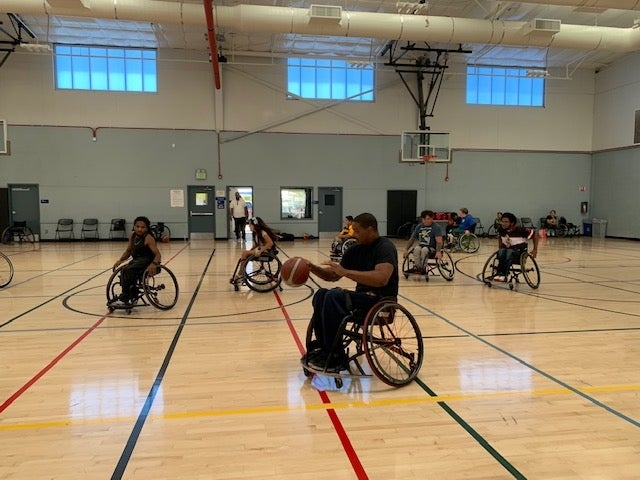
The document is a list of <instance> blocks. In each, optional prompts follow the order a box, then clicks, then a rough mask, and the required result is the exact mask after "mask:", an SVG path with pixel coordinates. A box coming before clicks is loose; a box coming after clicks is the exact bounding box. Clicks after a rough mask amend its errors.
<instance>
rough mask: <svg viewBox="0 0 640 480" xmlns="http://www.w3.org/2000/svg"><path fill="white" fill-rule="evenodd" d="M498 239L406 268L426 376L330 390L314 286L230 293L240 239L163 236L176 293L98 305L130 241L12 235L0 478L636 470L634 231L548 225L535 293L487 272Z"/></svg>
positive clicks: (295, 245)
mask: <svg viewBox="0 0 640 480" xmlns="http://www.w3.org/2000/svg"><path fill="white" fill-rule="evenodd" d="M329 243H330V241H328V240H309V241H303V240H296V241H295V242H291V243H283V244H281V245H280V250H281V254H280V257H281V258H282V259H283V260H284V259H286V258H287V257H292V256H296V255H298V256H303V257H307V258H309V259H311V260H312V261H317V262H320V261H322V260H326V259H327V258H328V250H329ZM495 243H496V241H495V240H489V239H484V240H483V241H482V245H481V249H480V251H479V252H478V253H477V254H474V255H468V254H461V253H456V254H454V255H453V256H454V260H456V262H457V269H458V271H457V272H456V276H455V279H454V280H453V282H451V283H449V282H445V281H444V280H443V279H442V278H440V277H432V278H431V279H430V281H429V283H425V282H424V280H420V279H416V278H409V279H405V278H404V277H401V280H400V302H401V303H402V304H403V305H405V306H406V307H407V308H408V309H409V310H410V311H411V312H412V313H413V315H414V316H415V317H416V319H417V320H418V323H419V325H420V328H421V331H422V334H423V336H424V343H425V349H426V356H425V362H424V364H423V367H422V370H421V372H420V375H419V378H418V381H416V382H414V383H412V384H410V385H408V386H406V387H403V388H392V387H389V386H387V385H385V384H384V383H382V382H381V381H380V380H377V379H376V378H366V379H361V380H353V381H346V382H345V385H344V387H343V388H342V389H341V390H339V391H336V390H335V387H334V386H333V384H332V383H331V382H328V381H326V382H324V383H323V382H322V381H321V380H323V379H322V378H320V379H316V381H317V384H316V385H317V386H320V387H322V386H323V385H324V386H325V387H326V386H328V387H329V389H328V390H325V391H320V390H318V388H316V387H315V386H314V385H312V383H311V380H310V379H307V378H305V376H304V375H303V372H302V370H301V368H300V365H299V358H300V355H301V354H302V353H303V345H304V335H305V330H306V327H307V323H308V320H309V317H310V313H311V296H312V294H313V291H314V290H315V289H316V288H317V287H318V283H316V281H310V282H309V283H308V284H307V285H306V286H303V287H299V288H290V287H286V286H285V287H284V289H283V291H281V292H278V291H275V292H269V293H255V292H252V291H250V290H248V289H247V288H246V287H243V288H241V290H240V291H239V292H234V291H233V287H232V286H231V285H230V284H229V277H230V275H231V272H232V271H233V268H234V266H235V263H236V260H237V258H238V256H239V252H240V250H241V248H242V246H241V244H240V243H238V242H236V241H227V240H220V241H217V242H215V243H214V242H206V241H199V242H191V243H183V242H172V243H170V244H161V250H162V253H163V262H164V263H165V264H166V265H167V266H168V267H169V268H171V269H172V270H173V271H174V273H175V274H176V276H177V277H178V281H179V285H180V298H179V301H178V304H177V305H176V307H174V308H173V309H172V310H168V311H159V310H156V309H154V308H153V307H138V308H136V309H134V311H133V312H132V313H131V314H130V315H127V314H126V313H125V312H122V311H115V312H113V313H112V314H109V312H108V310H107V309H106V307H105V284H106V282H107V279H108V277H109V274H110V268H111V265H113V263H114V261H115V260H116V258H117V257H118V256H119V255H120V254H121V253H122V251H123V250H124V243H122V242H107V241H104V242H86V243H83V242H69V243H52V242H48V243H40V244H36V246H35V248H34V247H33V246H24V245H23V246H20V245H9V246H2V249H3V251H4V252H5V253H6V254H8V255H9V256H10V258H11V260H12V262H13V264H14V266H15V269H16V273H15V276H14V278H13V281H12V283H11V284H10V285H9V286H8V287H6V288H4V289H1V290H0V367H1V375H0V452H1V453H0V455H1V461H0V478H1V479H3V480H9V479H11V480H13V479H29V480H32V479H44V478H46V479H106V478H113V479H120V478H124V479H174V480H175V479H267V478H269V479H333V480H336V479H355V478H357V479H364V478H371V479H384V480H388V479H410V478H416V479H509V478H530V479H616V480H621V479H637V478H640V295H639V293H640V248H638V246H639V245H640V244H638V243H637V242H633V241H624V240H612V239H606V240H603V239H596V238H593V239H592V238H566V239H558V238H550V239H545V240H543V241H541V245H540V250H539V255H538V262H539V265H540V268H541V277H542V283H541V285H540V288H539V289H538V290H532V289H530V288H529V287H528V286H527V285H526V284H522V285H520V286H519V288H518V289H517V290H514V291H510V290H509V289H508V288H506V287H504V286H496V287H493V288H489V287H487V286H485V285H483V284H482V283H481V282H480V281H478V279H477V275H478V274H479V273H480V272H481V270H482V266H483V265H484V262H485V260H486V259H487V258H488V256H489V255H490V254H491V253H492V252H493V251H494V250H495ZM399 245H403V242H402V243H399ZM320 284H321V285H327V284H326V282H320ZM330 285H332V286H335V284H330ZM338 285H341V286H345V287H349V286H351V285H352V284H351V283H350V282H348V281H344V282H339V284H338Z"/></svg>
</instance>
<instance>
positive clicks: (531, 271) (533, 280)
mask: <svg viewBox="0 0 640 480" xmlns="http://www.w3.org/2000/svg"><path fill="white" fill-rule="evenodd" d="M520 269H521V271H522V276H524V279H525V281H526V282H527V285H529V286H530V287H531V288H538V287H539V286H540V269H539V268H538V263H537V262H536V259H535V258H533V256H532V255H531V254H530V253H529V252H523V253H522V256H521V257H520Z"/></svg>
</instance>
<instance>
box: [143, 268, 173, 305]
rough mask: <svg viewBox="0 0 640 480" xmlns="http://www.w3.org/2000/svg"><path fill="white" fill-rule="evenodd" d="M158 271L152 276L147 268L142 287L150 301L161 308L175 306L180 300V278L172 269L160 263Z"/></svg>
mask: <svg viewBox="0 0 640 480" xmlns="http://www.w3.org/2000/svg"><path fill="white" fill-rule="evenodd" d="M157 271H158V273H156V274H155V275H153V276H151V275H149V274H148V273H147V271H146V270H145V272H144V275H143V276H142V289H143V291H144V295H145V297H147V300H149V303H151V305H153V306H154V307H156V308H158V309H160V310H169V309H170V308H173V307H174V306H175V304H176V303H177V301H178V293H179V290H180V289H179V288H178V280H176V276H175V275H174V274H173V272H172V271H171V270H169V269H168V268H167V267H165V266H164V265H159V266H158V269H157Z"/></svg>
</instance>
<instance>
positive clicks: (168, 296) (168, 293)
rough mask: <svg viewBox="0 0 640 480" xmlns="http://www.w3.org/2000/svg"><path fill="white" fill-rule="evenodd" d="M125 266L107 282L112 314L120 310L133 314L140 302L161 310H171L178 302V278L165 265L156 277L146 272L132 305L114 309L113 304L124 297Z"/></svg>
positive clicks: (159, 267) (137, 281)
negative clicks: (122, 279)
mask: <svg viewBox="0 0 640 480" xmlns="http://www.w3.org/2000/svg"><path fill="white" fill-rule="evenodd" d="M125 266H126V265H121V266H120V267H118V268H117V269H116V270H115V271H114V272H113V273H112V274H111V277H110V278H109V281H108V282H107V308H108V309H109V311H110V312H113V311H114V310H116V309H118V308H120V309H124V310H126V311H127V313H131V310H132V309H133V307H134V306H135V305H136V304H137V303H138V302H142V305H153V306H154V307H156V308H158V309H160V310H169V309H171V308H173V307H174V306H175V304H176V303H177V302H178V293H179V288H178V281H177V280H176V276H175V275H174V274H173V272H172V271H171V270H169V269H168V268H167V267H165V266H164V265H158V266H157V267H156V272H157V273H156V274H155V275H153V276H151V275H149V274H148V273H147V271H146V270H145V271H144V273H143V274H142V275H141V276H140V277H139V278H138V279H137V280H136V288H137V293H136V296H135V298H134V300H133V301H132V302H131V304H129V305H126V306H123V307H114V306H113V305H112V303H113V302H114V301H116V300H118V299H119V298H120V297H121V295H122V284H121V280H120V275H121V273H122V269H123V268H124V267H125Z"/></svg>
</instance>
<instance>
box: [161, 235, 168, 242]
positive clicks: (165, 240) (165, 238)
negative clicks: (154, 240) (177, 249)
mask: <svg viewBox="0 0 640 480" xmlns="http://www.w3.org/2000/svg"><path fill="white" fill-rule="evenodd" d="M160 241H161V242H162V243H169V237H168V236H166V235H163V236H162V238H161V239H160Z"/></svg>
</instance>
